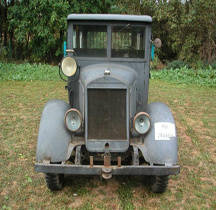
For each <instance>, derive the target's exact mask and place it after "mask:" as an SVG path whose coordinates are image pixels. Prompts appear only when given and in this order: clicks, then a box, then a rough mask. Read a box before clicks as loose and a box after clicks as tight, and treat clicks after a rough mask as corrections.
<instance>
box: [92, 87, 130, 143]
mask: <svg viewBox="0 0 216 210" xmlns="http://www.w3.org/2000/svg"><path fill="white" fill-rule="evenodd" d="M88 139H113V140H114V139H118V140H126V139H127V133H126V90H124V89H88Z"/></svg>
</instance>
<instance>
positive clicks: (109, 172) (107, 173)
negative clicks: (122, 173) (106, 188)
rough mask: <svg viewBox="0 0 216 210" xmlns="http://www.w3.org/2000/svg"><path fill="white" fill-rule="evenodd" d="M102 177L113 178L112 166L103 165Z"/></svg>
mask: <svg viewBox="0 0 216 210" xmlns="http://www.w3.org/2000/svg"><path fill="white" fill-rule="evenodd" d="M102 177H103V178H104V179H110V178H112V168H108V167H103V168H102Z"/></svg>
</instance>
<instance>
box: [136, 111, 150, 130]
mask: <svg viewBox="0 0 216 210" xmlns="http://www.w3.org/2000/svg"><path fill="white" fill-rule="evenodd" d="M150 126H151V120H150V117H149V115H148V114H147V113H145V112H139V113H138V114H136V116H135V117H134V120H133V127H134V129H135V131H136V132H137V133H139V134H145V133H147V132H148V131H149V129H150Z"/></svg>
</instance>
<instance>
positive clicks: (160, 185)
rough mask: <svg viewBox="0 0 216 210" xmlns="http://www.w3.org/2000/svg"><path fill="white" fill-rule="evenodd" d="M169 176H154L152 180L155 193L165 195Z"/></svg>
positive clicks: (152, 188)
mask: <svg viewBox="0 0 216 210" xmlns="http://www.w3.org/2000/svg"><path fill="white" fill-rule="evenodd" d="M168 181H169V176H153V177H152V180H151V190H152V192H154V193H163V192H165V191H166V188H167V185H168Z"/></svg>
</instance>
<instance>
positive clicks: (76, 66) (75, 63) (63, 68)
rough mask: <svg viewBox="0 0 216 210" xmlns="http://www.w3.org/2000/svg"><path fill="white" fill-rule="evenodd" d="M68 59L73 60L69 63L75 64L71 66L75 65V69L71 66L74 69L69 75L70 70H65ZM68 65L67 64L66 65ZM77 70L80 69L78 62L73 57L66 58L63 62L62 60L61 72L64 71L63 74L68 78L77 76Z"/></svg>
mask: <svg viewBox="0 0 216 210" xmlns="http://www.w3.org/2000/svg"><path fill="white" fill-rule="evenodd" d="M68 59H71V60H69V61H68V62H73V64H71V63H70V64H71V65H74V67H72V66H71V68H73V69H72V70H71V71H70V72H69V73H68V72H67V71H68V70H66V69H65V68H66V67H65V66H64V63H65V61H66V60H68ZM65 65H66V64H65ZM77 68H78V65H77V62H76V60H75V59H74V58H73V57H72V56H66V57H64V58H63V59H62V60H61V71H62V73H63V74H64V75H65V76H66V77H72V76H74V75H75V74H76V72H77Z"/></svg>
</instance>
